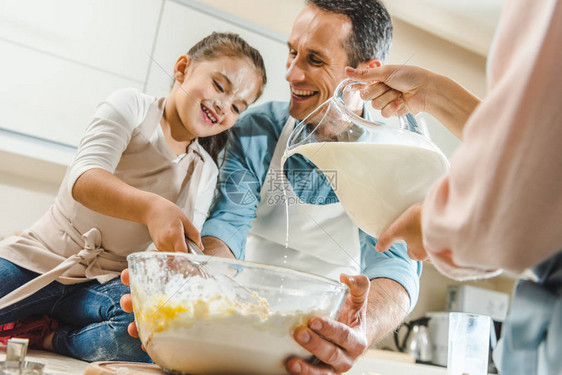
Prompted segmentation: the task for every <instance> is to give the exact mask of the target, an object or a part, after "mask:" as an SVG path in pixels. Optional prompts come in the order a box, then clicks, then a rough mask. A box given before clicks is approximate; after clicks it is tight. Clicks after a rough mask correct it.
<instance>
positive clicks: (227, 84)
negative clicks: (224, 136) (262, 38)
mask: <svg viewBox="0 0 562 375" xmlns="http://www.w3.org/2000/svg"><path fill="white" fill-rule="evenodd" d="M174 75H175V79H176V82H175V84H174V87H173V89H172V92H171V93H170V96H169V97H168V103H167V105H166V107H168V104H171V105H172V106H171V111H169V112H168V113H166V114H165V116H166V121H168V122H169V124H170V128H171V134H172V136H173V137H174V139H176V140H177V141H190V140H192V139H193V138H197V137H208V136H212V135H215V134H218V133H220V132H223V131H225V130H227V129H230V128H231V127H232V126H233V125H234V123H235V122H236V120H237V119H238V116H239V115H240V113H242V112H243V111H244V110H246V108H247V107H248V106H249V105H250V104H252V103H253V102H254V101H255V100H256V98H257V96H258V92H259V91H260V89H261V78H260V76H259V75H258V73H257V72H256V69H255V68H254V66H253V65H252V63H251V61H250V60H249V59H248V58H246V57H230V56H223V57H218V58H213V59H209V60H205V59H202V60H200V61H193V60H191V58H190V57H189V56H188V55H183V56H181V57H180V58H179V59H178V61H177V62H176V66H175V68H174ZM170 112H171V113H170Z"/></svg>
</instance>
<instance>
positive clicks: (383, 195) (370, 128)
mask: <svg viewBox="0 0 562 375" xmlns="http://www.w3.org/2000/svg"><path fill="white" fill-rule="evenodd" d="M362 85H365V84H364V83H360V82H353V81H349V80H346V81H344V82H342V83H341V84H340V86H338V89H337V90H336V93H335V95H334V96H333V97H332V98H331V99H330V100H328V101H327V102H325V103H324V104H323V105H321V106H320V107H319V108H318V109H316V110H315V111H314V112H313V113H311V114H310V115H309V116H308V117H307V118H306V119H304V120H303V121H301V122H300V123H299V125H298V126H296V127H295V129H294V131H293V133H292V134H291V136H290V137H289V141H288V144H287V150H286V151H285V154H284V156H283V160H282V165H283V164H284V162H285V160H286V159H287V158H289V157H290V156H291V155H294V154H297V153H298V154H302V155H304V156H305V157H306V158H308V159H309V160H310V161H311V162H312V163H314V164H315V165H316V166H317V167H318V168H319V170H321V171H331V172H332V173H333V172H334V171H335V172H336V178H335V179H330V183H331V184H332V188H333V190H334V192H335V193H336V195H337V197H338V199H339V200H340V202H341V204H342V206H343V207H344V209H345V210H346V212H347V214H348V215H349V216H350V218H351V219H352V220H353V222H354V223H355V224H356V225H357V226H358V227H359V228H361V229H362V230H363V231H365V232H366V233H368V234H369V235H371V236H374V237H378V236H379V235H380V234H381V233H382V232H383V231H384V230H385V229H386V228H388V226H389V225H390V224H392V222H393V221H394V220H396V219H397V218H398V216H400V214H401V213H402V212H404V211H405V210H406V209H407V208H408V207H410V206H411V205H412V204H414V203H416V202H420V201H422V200H423V198H424V196H425V195H426V193H427V191H428V190H429V188H430V187H431V185H432V184H433V183H434V182H435V181H436V180H437V179H439V178H440V177H442V176H444V175H445V174H446V173H447V171H448V169H449V163H448V161H447V158H446V157H445V156H444V155H443V153H442V152H441V151H440V150H439V149H438V148H437V147H436V146H435V145H434V144H433V143H432V142H431V141H430V140H429V139H428V138H426V137H425V136H423V135H421V134H418V133H419V132H420V130H419V127H418V126H417V123H415V118H414V117H413V116H412V115H409V116H408V120H406V119H405V118H401V119H400V121H401V124H402V128H401V129H400V128H397V127H391V126H389V125H386V124H384V123H382V122H371V121H367V120H365V119H363V118H361V117H359V116H358V115H357V114H356V113H357V112H361V111H362V110H363V102H362V101H361V100H359V99H358V97H359V95H358V91H357V88H358V86H359V88H360V87H361V86H362Z"/></svg>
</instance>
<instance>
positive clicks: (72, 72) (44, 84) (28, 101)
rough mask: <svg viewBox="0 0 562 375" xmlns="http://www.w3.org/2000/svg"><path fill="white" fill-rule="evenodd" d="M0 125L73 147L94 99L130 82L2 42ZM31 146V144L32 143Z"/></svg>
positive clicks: (126, 85)
mask: <svg viewBox="0 0 562 375" xmlns="http://www.w3.org/2000/svg"><path fill="white" fill-rule="evenodd" d="M0 51H2V52H1V53H2V61H1V65H0V67H1V68H0V82H2V84H1V85H0V110H1V113H2V116H0V127H1V128H5V129H9V130H12V131H16V132H19V133H24V134H29V135H32V136H34V137H39V138H44V139H46V140H50V141H56V142H61V143H65V144H69V145H73V146H77V145H78V143H79V142H80V139H81V138H82V135H83V134H84V130H85V129H86V126H87V125H88V123H89V121H90V119H91V117H92V115H93V113H94V111H95V107H96V105H97V103H99V102H100V101H101V100H103V99H104V98H105V97H107V96H108V95H109V94H110V93H111V92H113V91H115V90H117V89H119V88H122V87H137V88H142V83H141V82H137V81H132V80H129V79H125V78H122V77H117V76H115V75H113V74H108V73H105V72H103V71H100V70H98V69H94V68H90V67H87V66H84V65H82V64H77V63H74V62H70V61H68V60H64V59H60V58H58V57H53V56H49V55H46V54H44V53H41V52H37V51H34V50H32V49H29V48H26V47H21V46H18V45H15V44H12V43H6V42H4V41H0ZM30 147H31V146H30Z"/></svg>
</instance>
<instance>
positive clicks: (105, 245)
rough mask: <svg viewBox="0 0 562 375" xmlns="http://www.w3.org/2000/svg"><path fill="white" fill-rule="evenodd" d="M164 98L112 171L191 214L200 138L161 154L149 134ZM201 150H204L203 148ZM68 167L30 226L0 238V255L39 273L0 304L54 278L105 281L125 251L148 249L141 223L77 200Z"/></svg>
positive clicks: (120, 265) (13, 300) (200, 166)
mask: <svg viewBox="0 0 562 375" xmlns="http://www.w3.org/2000/svg"><path fill="white" fill-rule="evenodd" d="M163 108H164V99H160V100H158V101H154V103H152V105H151V106H150V108H149V110H148V113H147V116H146V118H145V119H144V121H143V122H142V123H141V124H140V125H139V126H138V127H137V128H135V130H134V131H133V134H132V137H131V141H130V142H129V144H128V146H127V148H126V149H125V151H124V152H123V154H122V156H121V159H120V161H119V164H118V165H117V167H116V169H115V172H114V175H115V176H117V177H118V178H119V179H121V180H122V181H124V182H125V183H127V184H129V185H131V186H133V187H136V188H138V189H141V190H144V191H150V192H153V193H155V194H158V195H160V196H162V197H164V198H166V199H168V200H170V201H172V202H176V204H178V206H179V207H183V211H184V213H185V214H186V215H187V217H188V218H189V219H190V220H192V219H193V211H194V207H195V199H196V197H197V190H198V188H199V186H198V185H199V183H200V180H201V173H202V170H203V164H204V162H203V158H202V156H201V152H202V151H201V149H200V147H201V146H200V145H199V143H198V142H197V141H196V140H195V141H194V142H192V143H191V145H190V146H189V147H188V150H187V154H186V156H185V157H184V158H183V159H182V160H181V161H180V162H177V163H176V162H174V161H173V160H170V159H169V158H168V157H166V156H164V155H162V154H161V153H160V152H159V151H158V150H157V149H156V148H155V147H154V146H153V145H152V144H151V142H150V138H151V136H152V134H153V133H154V131H155V130H156V129H157V126H158V125H159V123H160V119H161V118H162V112H163ZM203 152H204V151H203ZM67 178H68V172H67V175H66V176H65V178H64V180H63V182H62V184H61V187H60V189H59V192H58V195H57V197H56V199H55V203H54V204H53V206H51V208H50V209H49V211H48V212H47V213H46V214H45V215H43V217H42V218H41V219H39V221H37V222H36V223H35V224H34V225H33V226H32V227H31V228H30V229H28V230H26V231H25V232H24V233H23V234H22V235H20V236H14V237H9V238H7V239H5V240H4V241H2V242H0V257H1V258H4V259H7V260H9V261H11V262H12V263H15V264H17V265H18V266H21V267H23V268H26V269H28V270H31V271H34V272H37V273H40V274H42V275H41V276H38V277H37V278H35V279H33V280H31V281H30V282H29V283H27V284H25V285H23V286H21V287H20V288H18V289H16V290H14V291H13V292H12V293H10V294H8V295H6V296H4V297H3V298H1V299H0V309H3V308H5V307H7V306H10V305H12V304H14V303H16V302H18V301H20V300H22V299H24V298H26V297H28V296H30V295H31V294H33V293H35V292H36V291H38V290H39V289H41V288H43V287H44V286H46V285H48V284H49V283H51V282H52V281H55V280H56V281H58V282H60V283H62V284H76V283H81V282H86V281H90V280H92V279H96V280H98V281H99V282H100V283H105V282H107V281H109V280H111V279H113V278H115V277H117V276H118V275H119V274H120V272H121V271H122V270H123V269H125V268H126V267H127V260H126V257H127V255H129V254H131V253H134V252H138V251H144V250H146V248H147V246H148V245H149V244H150V243H151V238H150V234H149V232H148V228H147V227H146V225H144V224H139V223H135V222H132V221H127V220H122V219H118V218H114V217H110V216H106V215H102V214H100V213H98V212H95V211H93V210H90V209H88V208H86V207H85V206H83V205H81V204H80V203H78V202H76V201H75V200H74V199H73V198H72V196H71V192H70V191H69V189H68V184H67Z"/></svg>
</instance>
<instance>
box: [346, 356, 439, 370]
mask: <svg viewBox="0 0 562 375" xmlns="http://www.w3.org/2000/svg"><path fill="white" fill-rule="evenodd" d="M395 374H401V375H446V374H447V369H446V368H445V367H440V366H431V365H421V364H416V363H415V361H414V358H413V357H412V356H410V355H407V354H403V353H396V352H391V351H385V350H369V351H367V352H366V353H365V355H363V357H361V358H360V359H359V360H358V361H357V363H356V364H355V366H353V368H352V369H351V370H350V371H348V372H346V375H395Z"/></svg>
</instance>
